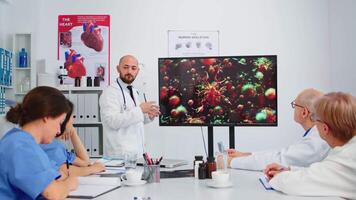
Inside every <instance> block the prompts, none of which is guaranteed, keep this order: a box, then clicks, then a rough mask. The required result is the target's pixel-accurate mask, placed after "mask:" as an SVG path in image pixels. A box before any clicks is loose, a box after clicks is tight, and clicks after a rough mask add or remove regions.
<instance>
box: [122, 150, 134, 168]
mask: <svg viewBox="0 0 356 200" xmlns="http://www.w3.org/2000/svg"><path fill="white" fill-rule="evenodd" d="M136 164H137V153H136V152H126V153H125V168H126V169H135V168H136Z"/></svg>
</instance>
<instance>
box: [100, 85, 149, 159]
mask: <svg viewBox="0 0 356 200" xmlns="http://www.w3.org/2000/svg"><path fill="white" fill-rule="evenodd" d="M117 80H118V81H119V83H120V85H121V87H122V89H123V94H124V96H125V97H124V96H123V95H122V92H121V89H120V86H119V85H118V83H117V82H116V80H115V81H113V82H112V83H111V85H110V86H108V87H107V88H105V89H104V91H103V93H102V95H101V96H100V100H99V105H100V114H101V121H102V123H103V144H104V155H105V156H111V157H122V158H123V156H124V154H125V152H136V153H137V154H138V156H139V155H142V153H143V152H144V149H145V139H144V127H143V125H144V122H149V121H150V120H149V118H148V117H147V116H145V115H144V114H143V113H142V110H141V108H140V100H139V99H140V98H139V92H138V91H137V90H136V89H135V88H133V94H134V98H135V101H136V106H135V104H134V101H133V100H132V98H131V96H130V92H129V90H128V89H127V84H126V83H124V82H122V80H121V79H120V78H117ZM124 98H125V99H126V109H125V106H124Z"/></svg>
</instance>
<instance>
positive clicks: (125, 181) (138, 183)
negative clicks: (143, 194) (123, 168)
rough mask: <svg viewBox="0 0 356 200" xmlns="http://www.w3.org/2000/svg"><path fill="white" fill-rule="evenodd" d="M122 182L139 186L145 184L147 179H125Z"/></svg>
mask: <svg viewBox="0 0 356 200" xmlns="http://www.w3.org/2000/svg"><path fill="white" fill-rule="evenodd" d="M122 183H123V184H124V185H127V186H138V185H143V184H145V183H146V181H145V180H139V181H137V182H129V181H127V180H123V181H122Z"/></svg>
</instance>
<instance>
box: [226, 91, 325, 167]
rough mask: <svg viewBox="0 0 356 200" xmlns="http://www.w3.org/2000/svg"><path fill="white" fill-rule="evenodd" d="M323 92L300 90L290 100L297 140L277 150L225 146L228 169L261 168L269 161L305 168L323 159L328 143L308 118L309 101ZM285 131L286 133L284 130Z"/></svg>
mask: <svg viewBox="0 0 356 200" xmlns="http://www.w3.org/2000/svg"><path fill="white" fill-rule="evenodd" d="M322 95H323V94H322V93H321V92H320V91H318V90H316V89H313V88H309V89H305V90H303V91H302V92H301V93H300V94H299V95H298V96H297V98H296V99H295V100H294V101H292V103H291V106H292V108H293V109H294V121H295V122H297V123H298V124H300V125H301V126H302V127H303V129H304V131H305V132H304V133H302V134H301V138H300V140H299V141H296V142H295V143H294V144H292V145H289V146H287V147H285V148H282V149H279V150H269V151H261V152H252V153H250V152H240V151H236V150H234V149H229V150H228V154H229V159H228V165H229V167H231V168H237V169H247V170H264V169H265V168H266V166H267V165H268V164H270V163H279V164H281V165H284V166H290V165H294V166H299V167H308V166H309V165H311V164H312V163H315V162H319V161H321V160H323V159H324V158H325V157H326V156H327V155H328V152H329V150H330V146H329V145H328V144H327V143H326V142H325V141H324V140H323V139H321V138H320V135H319V132H318V130H317V128H316V126H315V122H313V121H312V120H311V119H310V116H311V114H312V113H311V112H310V110H311V109H310V108H311V107H312V105H313V102H314V101H315V100H317V99H318V98H319V97H321V96H322ZM287 134H288V133H287Z"/></svg>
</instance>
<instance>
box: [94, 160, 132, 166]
mask: <svg viewBox="0 0 356 200" xmlns="http://www.w3.org/2000/svg"><path fill="white" fill-rule="evenodd" d="M96 162H101V163H103V164H104V165H105V167H123V166H124V165H125V162H124V160H121V159H110V158H100V159H98V160H96Z"/></svg>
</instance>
